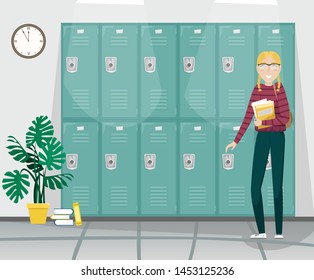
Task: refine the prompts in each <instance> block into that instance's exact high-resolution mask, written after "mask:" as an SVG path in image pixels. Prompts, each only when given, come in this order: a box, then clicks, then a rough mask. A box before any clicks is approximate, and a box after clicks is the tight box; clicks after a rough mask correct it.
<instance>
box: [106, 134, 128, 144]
mask: <svg viewBox="0 0 314 280" xmlns="http://www.w3.org/2000/svg"><path fill="white" fill-rule="evenodd" d="M110 142H111V143H113V144H127V143H129V135H128V134H127V133H112V134H111V140H110Z"/></svg>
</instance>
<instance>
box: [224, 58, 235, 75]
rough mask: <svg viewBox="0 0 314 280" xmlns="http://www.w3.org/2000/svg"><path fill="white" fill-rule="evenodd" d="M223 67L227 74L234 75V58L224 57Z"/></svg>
mask: <svg viewBox="0 0 314 280" xmlns="http://www.w3.org/2000/svg"><path fill="white" fill-rule="evenodd" d="M222 66H223V71H224V72H225V73H232V72H233V68H234V57H223V58H222Z"/></svg>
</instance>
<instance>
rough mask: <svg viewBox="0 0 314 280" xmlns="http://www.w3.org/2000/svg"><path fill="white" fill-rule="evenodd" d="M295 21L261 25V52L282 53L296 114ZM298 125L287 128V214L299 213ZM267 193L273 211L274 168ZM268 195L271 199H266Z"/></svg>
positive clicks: (268, 208)
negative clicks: (296, 193)
mask: <svg viewBox="0 0 314 280" xmlns="http://www.w3.org/2000/svg"><path fill="white" fill-rule="evenodd" d="M294 34H295V33H294V24H267V25H259V26H258V52H259V53H260V52H262V51H275V52H277V53H278V54H279V55H280V57H281V64H282V70H281V73H280V78H281V82H282V84H283V86H284V87H285V91H286V94H287V98H288V102H289V106H290V110H291V112H292V114H293V116H295V114H294V108H295V104H294V101H295V87H294V77H295V75H294V71H295V67H294V65H295V64H294V58H295V56H294V42H295V41H294V40H295V37H294ZM294 138H295V129H294V124H293V125H292V126H291V128H289V129H287V130H286V132H285V139H286V146H285V165H284V178H283V192H284V215H286V216H294V215H295V149H294V147H295V140H294ZM263 187H264V189H263V195H264V197H265V201H264V207H265V214H269V215H273V213H274V200H273V184H272V175H271V169H268V170H266V174H265V178H264V185H263ZM266 197H267V199H266Z"/></svg>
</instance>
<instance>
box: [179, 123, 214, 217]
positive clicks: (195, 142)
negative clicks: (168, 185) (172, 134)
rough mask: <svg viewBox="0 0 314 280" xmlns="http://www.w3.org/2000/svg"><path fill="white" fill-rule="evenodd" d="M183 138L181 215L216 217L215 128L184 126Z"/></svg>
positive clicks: (193, 125) (188, 124)
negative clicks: (214, 215)
mask: <svg viewBox="0 0 314 280" xmlns="http://www.w3.org/2000/svg"><path fill="white" fill-rule="evenodd" d="M180 135H181V139H180V214H181V215H213V214H215V210H216V205H215V201H216V197H215V195H216V191H215V188H216V184H215V176H216V173H215V125H214V124H212V123H200V124H194V123H181V130H180Z"/></svg>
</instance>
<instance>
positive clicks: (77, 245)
mask: <svg viewBox="0 0 314 280" xmlns="http://www.w3.org/2000/svg"><path fill="white" fill-rule="evenodd" d="M89 225H90V222H87V223H86V224H85V226H84V228H83V230H82V233H81V236H80V238H79V239H78V240H77V243H76V246H75V248H74V251H73V254H72V260H76V257H77V255H78V253H79V251H80V248H81V245H82V243H83V240H84V236H85V234H86V232H87V230H88V227H89Z"/></svg>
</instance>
